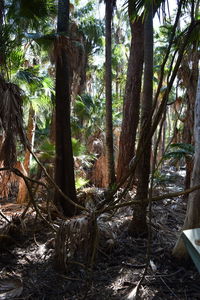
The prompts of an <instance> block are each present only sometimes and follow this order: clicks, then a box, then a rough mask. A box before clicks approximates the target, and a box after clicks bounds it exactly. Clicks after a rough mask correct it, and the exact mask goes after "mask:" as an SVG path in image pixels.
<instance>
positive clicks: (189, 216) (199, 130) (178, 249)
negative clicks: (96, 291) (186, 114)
mask: <svg viewBox="0 0 200 300" xmlns="http://www.w3.org/2000/svg"><path fill="white" fill-rule="evenodd" d="M194 139H195V154H194V167H193V171H192V179H191V187H193V186H196V185H199V184H200V74H199V79H198V86H197V95H196V102H195V125H194ZM199 199H200V190H197V191H194V192H192V193H191V194H190V195H189V199H188V206H187V212H186V217H185V221H184V225H183V229H182V230H185V229H193V228H198V227H200V202H199ZM173 255H174V256H176V257H178V258H184V257H186V256H187V252H186V249H185V246H184V244H183V241H182V239H181V238H180V237H179V239H178V241H177V243H176V245H175V247H174V249H173Z"/></svg>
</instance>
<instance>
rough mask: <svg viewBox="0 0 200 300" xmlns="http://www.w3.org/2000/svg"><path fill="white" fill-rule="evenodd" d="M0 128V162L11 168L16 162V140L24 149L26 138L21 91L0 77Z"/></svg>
mask: <svg viewBox="0 0 200 300" xmlns="http://www.w3.org/2000/svg"><path fill="white" fill-rule="evenodd" d="M0 127H1V130H2V131H3V134H4V141H3V144H2V147H1V149H0V160H1V161H3V162H4V165H5V166H13V164H14V163H15V162H16V143H17V138H19V139H20V140H21V143H22V144H23V145H24V147H26V145H27V138H26V135H25V132H24V127H23V116H22V91H21V90H20V88H19V87H18V86H17V85H15V84H13V83H8V82H6V81H5V80H4V79H3V78H2V77H0Z"/></svg>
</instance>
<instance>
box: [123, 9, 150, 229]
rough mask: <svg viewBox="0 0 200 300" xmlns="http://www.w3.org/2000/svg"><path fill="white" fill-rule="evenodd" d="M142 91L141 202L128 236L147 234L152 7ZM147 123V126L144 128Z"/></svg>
mask: <svg viewBox="0 0 200 300" xmlns="http://www.w3.org/2000/svg"><path fill="white" fill-rule="evenodd" d="M144 63H145V68H144V90H143V101H142V108H141V132H140V140H141V147H142V148H144V147H145V151H144V153H143V154H142V156H141V159H140V161H139V162H138V186H137V193H136V199H139V200H141V203H140V205H137V206H134V211H133V219H132V222H131V224H130V226H129V233H130V234H135V233H136V234H140V233H142V234H143V233H146V232H147V223H146V204H145V203H143V201H142V199H145V198H147V196H148V185H149V174H150V158H151V141H149V142H148V144H146V140H147V137H148V135H149V130H150V129H151V120H149V115H150V114H151V110H152V98H153V13H152V7H151V8H150V9H149V12H148V16H147V17H146V20H145V24H144ZM146 122H148V124H149V126H148V127H147V126H145V125H146Z"/></svg>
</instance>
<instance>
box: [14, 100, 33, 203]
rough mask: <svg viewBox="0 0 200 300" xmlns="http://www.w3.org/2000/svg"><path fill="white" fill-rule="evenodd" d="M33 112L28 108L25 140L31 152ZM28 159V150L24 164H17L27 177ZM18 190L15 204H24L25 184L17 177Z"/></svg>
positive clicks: (26, 192) (26, 194)
mask: <svg viewBox="0 0 200 300" xmlns="http://www.w3.org/2000/svg"><path fill="white" fill-rule="evenodd" d="M35 125H36V123H35V111H34V109H33V108H32V105H31V106H30V108H29V117H28V126H27V138H28V141H29V143H30V145H31V148H32V149H31V150H32V151H33V145H34V137H35ZM30 159H31V154H30V151H29V150H28V149H26V152H25V157H24V163H23V164H21V163H18V167H19V169H20V171H21V172H22V173H23V174H24V175H26V176H29V170H30ZM18 182H19V188H18V194H17V200H16V202H17V203H20V204H22V203H26V202H27V201H28V190H27V187H26V184H25V182H24V180H23V178H21V177H19V180H18Z"/></svg>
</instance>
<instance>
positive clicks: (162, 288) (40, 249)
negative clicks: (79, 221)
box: [0, 167, 200, 300]
mask: <svg viewBox="0 0 200 300" xmlns="http://www.w3.org/2000/svg"><path fill="white" fill-rule="evenodd" d="M168 169H169V168H168V167H167V170H166V169H165V172H164V174H166V173H167V174H168V175H169V176H171V178H172V179H171V180H170V182H167V183H166V182H165V183H163V184H162V185H160V184H159V185H158V186H157V188H156V193H158V192H159V193H161V194H162V193H166V192H169V191H172V190H173V191H175V190H176V191H177V190H180V189H182V187H183V183H184V175H185V174H184V173H185V171H181V172H178V171H177V172H176V171H175V170H174V169H173V170H172V171H170V170H168ZM92 193H93V197H94V201H102V199H100V198H99V194H101V193H102V191H99V190H98V189H97V190H96V191H95V189H94V188H93V191H92ZM132 196H133V195H132ZM10 197H12V193H11V195H10ZM129 197H131V196H129ZM95 198H96V200H95ZM12 200H13V201H12ZM1 203H2V206H1V212H2V213H3V215H4V216H5V218H6V219H7V221H6V220H5V219H3V218H2V216H1V218H0V222H1V223H0V225H1V229H0V231H1V235H0V236H1V244H0V245H1V246H0V248H1V249H0V251H1V258H0V268H1V274H0V275H1V279H7V284H8V282H10V286H9V285H8V287H9V288H10V292H11V294H12V292H14V291H15V290H19V289H20V288H21V287H23V291H22V293H20V296H19V297H16V299H69V300H71V299H91V300H92V299H97V300H98V299H99V300H103V299H123V297H126V296H127V295H128V294H129V292H130V291H131V290H132V289H133V288H134V287H135V286H136V284H137V283H138V281H139V279H140V278H141V277H142V274H143V272H144V268H145V265H146V259H147V257H146V253H147V241H148V239H147V237H142V236H137V237H131V236H130V235H128V234H127V228H128V225H129V223H130V222H131V216H132V211H131V210H130V208H127V207H125V208H121V209H120V210H119V211H118V212H116V214H114V213H113V214H105V215H103V216H101V220H99V223H101V222H102V221H103V222H104V224H105V223H107V226H106V227H105V228H104V229H103V231H102V232H103V235H102V236H101V235H100V243H99V246H98V249H97V257H96V260H95V262H94V265H93V268H92V269H91V268H90V267H89V266H87V264H85V261H84V260H83V257H84V255H83V252H84V247H85V246H86V245H82V246H81V245H79V246H78V247H79V248H77V249H76V253H75V254H74V257H73V261H71V262H70V263H69V264H68V265H67V271H66V272H64V273H59V272H56V270H55V260H54V258H55V246H56V245H55V243H56V242H58V240H56V239H55V233H54V232H53V231H52V230H51V229H50V228H48V227H47V225H46V224H45V223H44V221H42V220H41V219H40V218H38V217H36V214H35V212H34V210H33V209H32V208H29V210H28V212H27V215H26V217H25V218H24V220H23V221H22V220H20V218H19V216H20V215H21V214H22V213H23V211H24V209H25V206H23V205H20V204H16V203H15V198H14V197H13V199H11V198H9V201H8V200H3V199H1ZM38 204H40V205H41V207H42V205H43V206H44V208H45V202H44V200H41V199H40V200H39V202H38ZM90 205H92V203H90ZM186 205H187V203H186V201H185V200H184V199H183V198H182V197H177V198H174V199H165V200H162V201H158V202H157V203H154V204H153V207H152V214H153V215H152V225H151V226H152V242H151V260H150V267H149V269H148V272H147V274H146V277H145V280H144V281H143V283H142V287H141V289H140V297H141V299H199V294H200V286H199V274H198V273H197V271H196V269H195V267H194V264H193V263H192V261H191V260H190V259H189V261H188V260H187V261H185V262H183V261H181V262H178V261H177V259H175V258H173V257H172V255H171V252H172V249H173V247H174V244H175V242H176V239H177V232H178V231H179V230H180V229H181V226H182V223H183V220H184V216H185V210H186ZM52 216H53V214H52ZM11 220H13V223H12V224H9V223H8V222H10V221H11ZM61 222H62V220H61V219H59V217H56V218H55V219H54V221H52V223H54V224H57V225H58V224H60V223H61ZM3 282H4V281H1V289H3V287H6V281H5V286H4V284H3ZM7 299H8V298H7Z"/></svg>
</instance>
